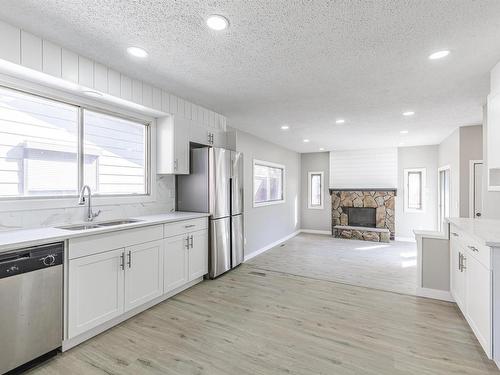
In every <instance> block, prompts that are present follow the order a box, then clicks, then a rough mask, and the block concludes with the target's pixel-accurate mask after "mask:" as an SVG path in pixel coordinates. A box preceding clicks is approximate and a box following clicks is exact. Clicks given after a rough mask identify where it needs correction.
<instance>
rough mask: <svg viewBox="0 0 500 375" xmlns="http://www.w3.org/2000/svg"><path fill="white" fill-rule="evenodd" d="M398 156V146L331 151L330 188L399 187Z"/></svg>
mask: <svg viewBox="0 0 500 375" xmlns="http://www.w3.org/2000/svg"><path fill="white" fill-rule="evenodd" d="M397 158H398V152H397V149H396V148H377V149H363V150H344V151H331V152H330V188H332V189H350V188H358V189H360V188H361V189H363V188H366V189H370V188H395V187H396V186H397V178H398V177H397V163H398V162H397Z"/></svg>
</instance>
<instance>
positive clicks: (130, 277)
mask: <svg viewBox="0 0 500 375" xmlns="http://www.w3.org/2000/svg"><path fill="white" fill-rule="evenodd" d="M162 294H163V241H161V240H160V241H153V242H148V243H144V244H140V245H135V246H131V247H126V248H125V307H124V310H125V311H128V310H130V309H133V308H134V307H137V306H140V305H142V304H144V303H146V302H149V301H151V300H153V299H155V298H156V297H159V296H161V295H162Z"/></svg>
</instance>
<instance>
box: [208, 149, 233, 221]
mask: <svg viewBox="0 0 500 375" xmlns="http://www.w3.org/2000/svg"><path fill="white" fill-rule="evenodd" d="M209 155H210V194H211V198H210V213H211V214H212V217H213V218H214V219H219V218H223V217H227V216H229V215H230V202H231V201H230V199H231V194H230V186H229V181H230V178H231V151H229V150H225V149H223V148H210V151H209Z"/></svg>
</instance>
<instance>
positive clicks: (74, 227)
mask: <svg viewBox="0 0 500 375" xmlns="http://www.w3.org/2000/svg"><path fill="white" fill-rule="evenodd" d="M139 221H140V220H136V219H120V220H113V221H105V222H103V223H86V224H76V225H67V226H64V227H58V228H59V229H66V230H88V229H96V228H106V227H112V226H115V225H123V224H132V223H137V222H139Z"/></svg>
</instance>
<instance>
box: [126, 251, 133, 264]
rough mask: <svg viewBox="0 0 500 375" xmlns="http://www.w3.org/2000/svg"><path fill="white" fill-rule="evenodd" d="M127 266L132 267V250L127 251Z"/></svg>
mask: <svg viewBox="0 0 500 375" xmlns="http://www.w3.org/2000/svg"><path fill="white" fill-rule="evenodd" d="M127 264H128V268H132V251H130V250H129V251H128V262H127Z"/></svg>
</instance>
